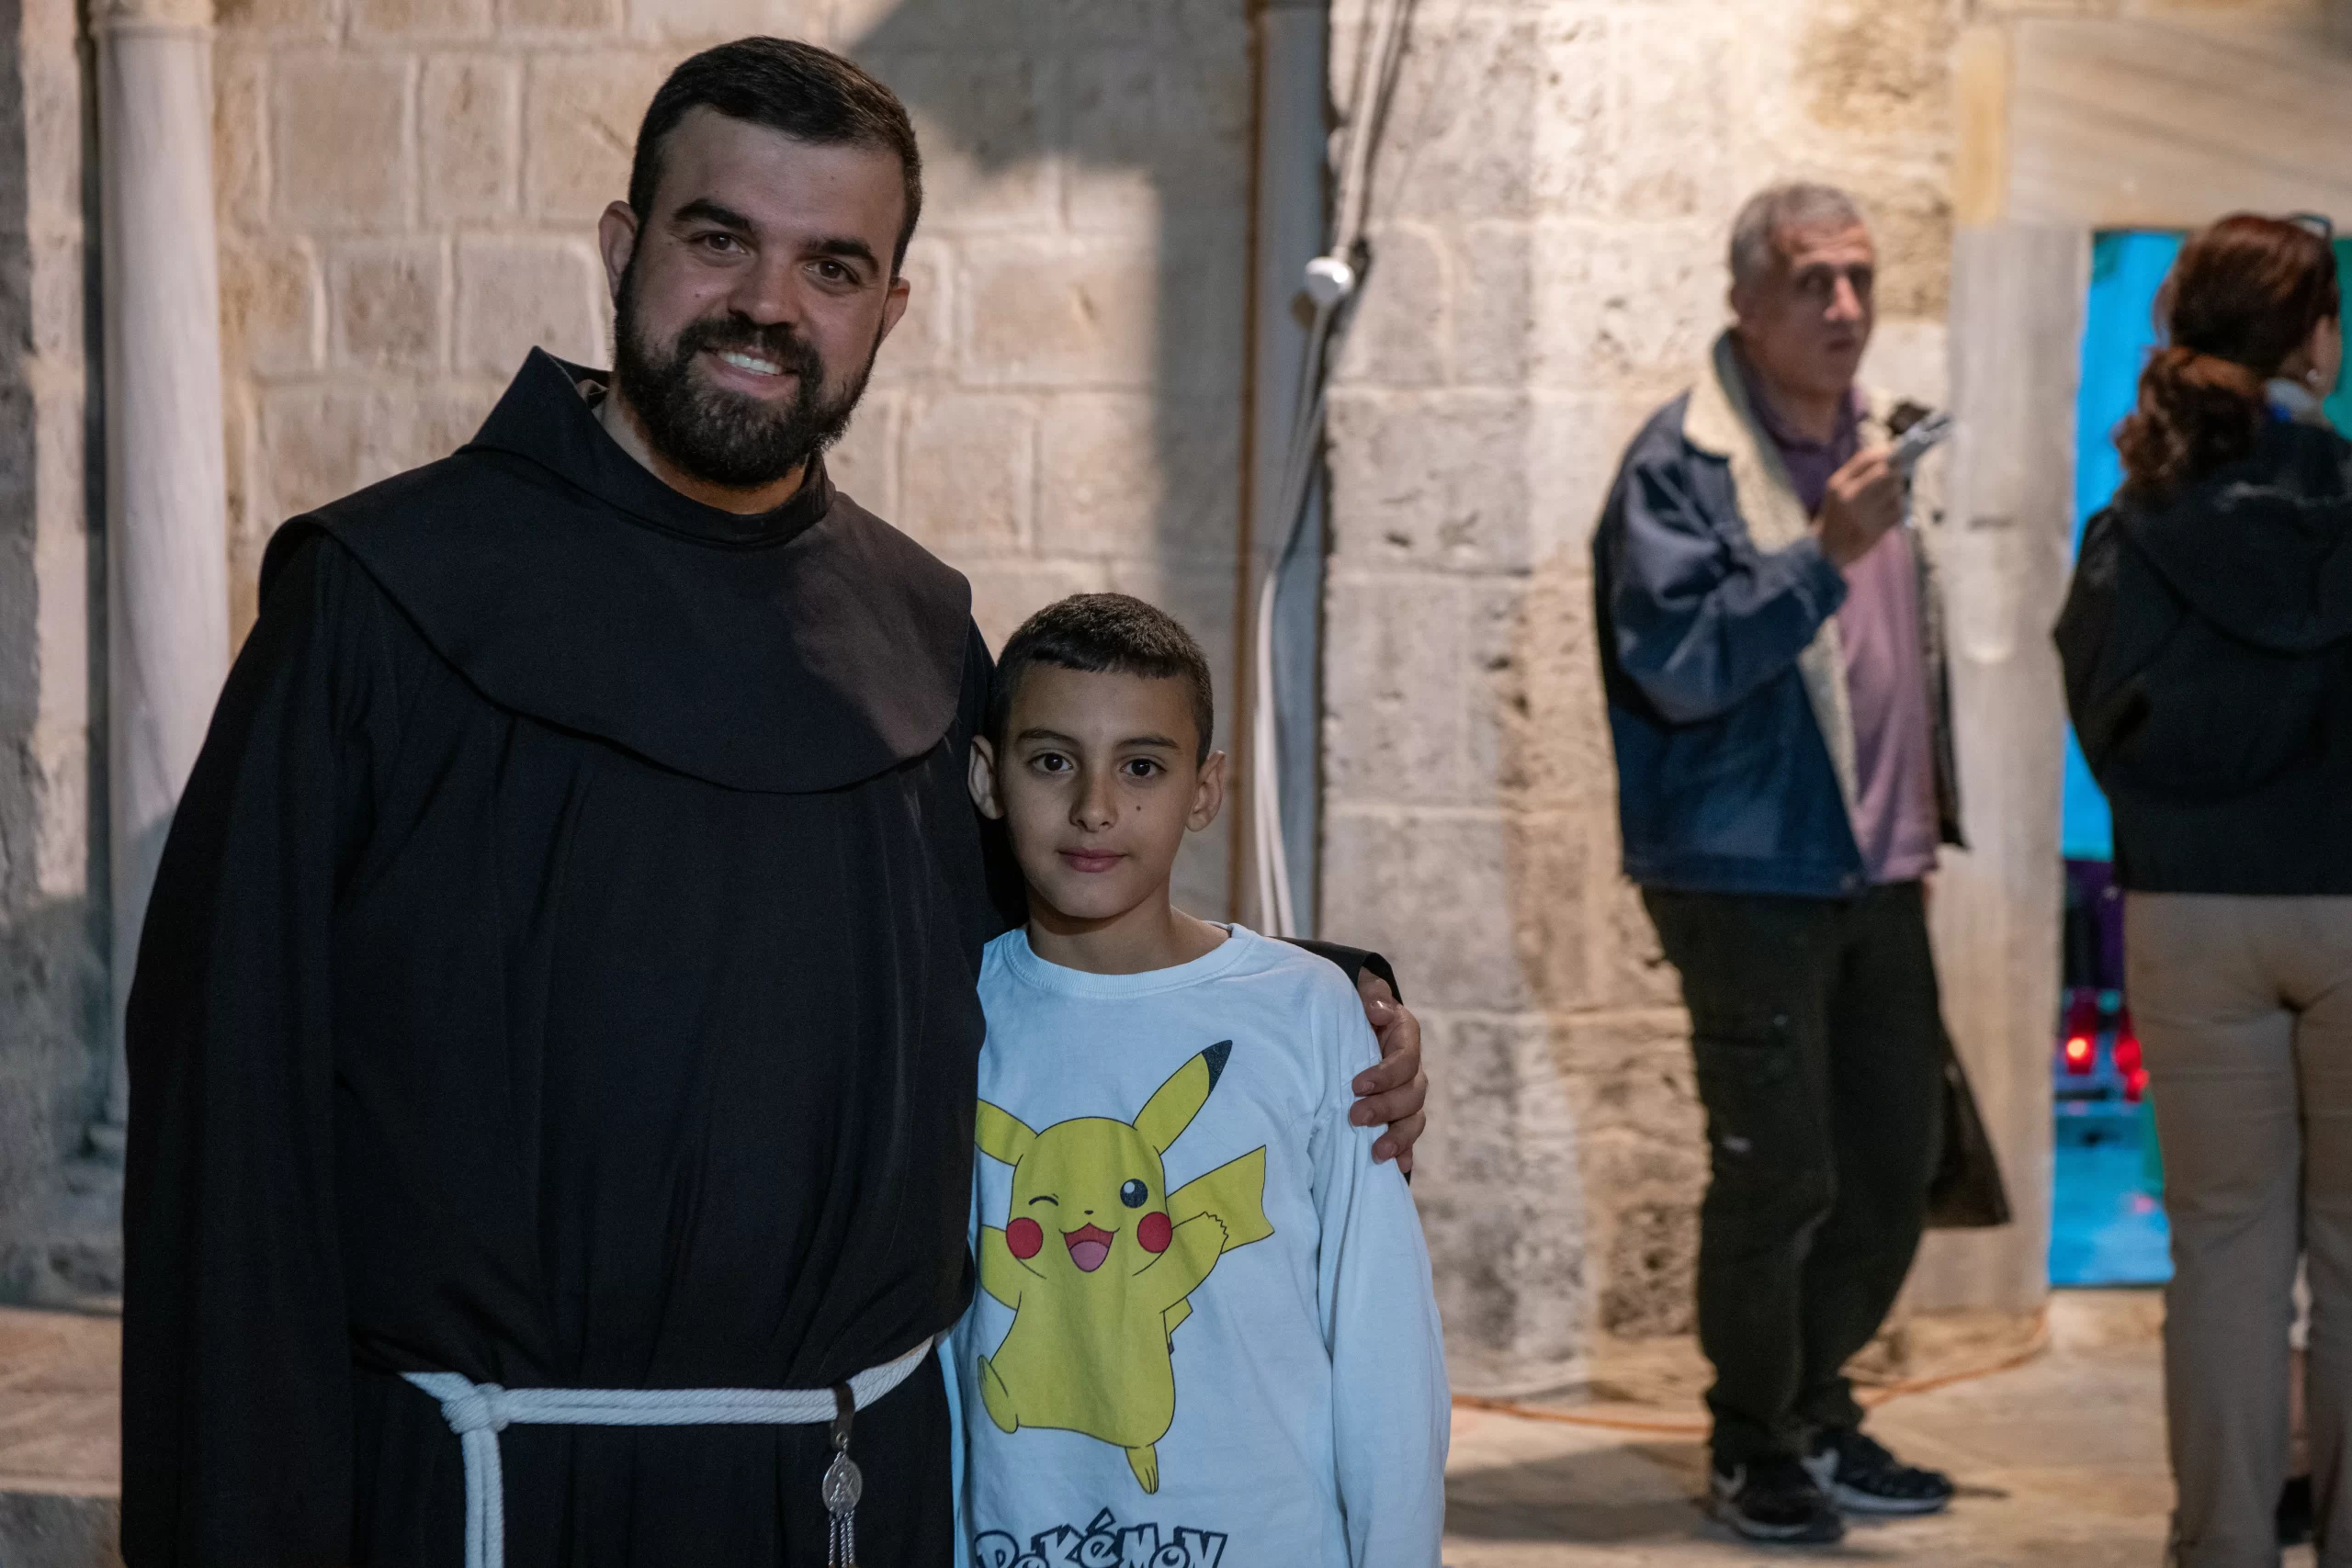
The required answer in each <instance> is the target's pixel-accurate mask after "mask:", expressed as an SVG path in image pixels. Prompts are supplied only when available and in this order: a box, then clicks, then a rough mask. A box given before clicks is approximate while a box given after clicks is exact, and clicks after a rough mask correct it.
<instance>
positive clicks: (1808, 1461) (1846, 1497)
mask: <svg viewBox="0 0 2352 1568" xmlns="http://www.w3.org/2000/svg"><path fill="white" fill-rule="evenodd" d="M1804 1468H1805V1473H1806V1474H1808V1475H1810V1476H1812V1477H1813V1479H1814V1481H1815V1483H1817V1484H1818V1485H1819V1486H1820V1487H1821V1489H1822V1490H1823V1491H1824V1492H1826V1493H1827V1494H1828V1495H1829V1497H1830V1500H1831V1501H1832V1502H1834V1503H1836V1504H1837V1505H1838V1506H1839V1507H1840V1508H1843V1509H1844V1510H1845V1511H1846V1512H1848V1513H1849V1514H1894V1515H1902V1514H1937V1513H1941V1512H1942V1511H1943V1510H1944V1508H1945V1507H1946V1506H1949V1505H1950V1504H1951V1477H1950V1476H1948V1475H1946V1474H1944V1473H1943V1472H1941V1471H1938V1470H1922V1469H1920V1468H1919V1467H1918V1466H1917V1465H1916V1464H1905V1463H1904V1462H1903V1461H1901V1460H1898V1459H1896V1458H1895V1457H1894V1455H1893V1454H1891V1453H1889V1452H1887V1451H1886V1450H1885V1449H1884V1448H1883V1447H1882V1446H1881V1445H1880V1444H1879V1443H1878V1442H1877V1441H1876V1440H1875V1439H1874V1438H1869V1437H1866V1436H1864V1435H1863V1434H1862V1433H1861V1432H1860V1430H1859V1429H1857V1428H1854V1427H1846V1428H1843V1429H1840V1430H1833V1431H1827V1432H1823V1433H1822V1434H1820V1435H1819V1436H1818V1437H1816V1438H1814V1440H1813V1451H1812V1452H1811V1453H1810V1454H1808V1455H1806V1456H1805V1461H1804Z"/></svg>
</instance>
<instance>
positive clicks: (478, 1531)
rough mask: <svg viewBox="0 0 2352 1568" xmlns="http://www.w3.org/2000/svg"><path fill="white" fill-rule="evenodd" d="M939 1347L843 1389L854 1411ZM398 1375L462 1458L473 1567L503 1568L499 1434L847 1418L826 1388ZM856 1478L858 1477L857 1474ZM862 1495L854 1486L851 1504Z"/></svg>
mask: <svg viewBox="0 0 2352 1568" xmlns="http://www.w3.org/2000/svg"><path fill="white" fill-rule="evenodd" d="M932 1344H933V1342H932V1341H931V1340H929V1339H926V1340H924V1341H923V1342H922V1344H920V1345H918V1346H916V1347H915V1348H913V1349H911V1350H910V1351H908V1352H907V1353H906V1354H905V1355H903V1356H901V1357H899V1359H897V1360H895V1361H886V1362H884V1363H883V1364H882V1365H880V1366H878V1367H868V1368H867V1369H866V1370H865V1371H862V1372H860V1373H858V1374H857V1375H856V1376H855V1377H853V1378H851V1379H850V1380H849V1382H847V1383H846V1384H844V1385H843V1387H844V1389H845V1390H846V1392H847V1394H848V1396H849V1400H850V1402H851V1407H852V1408H853V1409H857V1410H863V1409H865V1407H866V1406H867V1405H869V1404H873V1403H874V1402H875V1401H876V1400H877V1399H880V1398H881V1397H882V1396H883V1395H884V1394H886V1393H889V1392H890V1391H891V1390H892V1389H894V1388H897V1387H898V1386H899V1384H900V1383H902V1382H906V1381H907V1379H908V1378H909V1377H910V1376H911V1375H913V1372H914V1371H915V1369H916V1368H917V1367H920V1366H922V1362H923V1358H924V1357H926V1356H928V1355H930V1354H931V1348H932ZM401 1378H403V1379H404V1380H405V1381H407V1382H411V1383H413V1384H414V1385H415V1386H416V1387H417V1388H419V1389H421V1390H423V1391H424V1393H427V1394H429V1395H431V1396H432V1397H433V1398H434V1399H435V1400H438V1401H439V1402H440V1404H441V1416H442V1419H444V1420H446V1421H447V1422H448V1423H449V1430H451V1431H452V1432H455V1433H456V1434H457V1435H458V1445H459V1447H460V1449H461V1450H462V1451H463V1453H464V1455H465V1464H466V1568H504V1564H505V1562H506V1491H505V1478H504V1473H503V1470H502V1469H501V1467H500V1464H499V1460H498V1434H499V1433H501V1432H503V1431H504V1430H505V1429H506V1428H507V1427H722V1426H742V1427H810V1426H815V1425H817V1424H818V1423H819V1422H823V1421H832V1420H835V1419H836V1418H837V1417H838V1416H841V1415H842V1411H841V1408H840V1406H841V1401H840V1400H839V1399H837V1398H836V1395H835V1393H834V1391H833V1390H831V1389H829V1388H647V1389H602V1388H502V1387H500V1386H499V1385H498V1384H496V1383H494V1382H474V1381H473V1380H471V1379H470V1378H467V1377H463V1376H461V1375H459V1374H458V1373H457V1372H402V1373H401ZM847 1446H848V1430H847V1426H846V1424H845V1423H844V1424H843V1425H842V1426H841V1427H837V1428H836V1431H835V1441H834V1448H835V1450H836V1455H835V1467H836V1468H835V1470H829V1471H827V1472H826V1486H825V1491H826V1493H827V1494H828V1495H827V1496H826V1498H825V1503H826V1506H827V1509H828V1511H829V1512H831V1513H832V1514H833V1515H834V1516H835V1519H836V1533H837V1534H838V1533H839V1532H840V1528H841V1527H840V1521H841V1520H842V1518H843V1517H845V1516H846V1515H847V1513H848V1508H847V1507H844V1506H835V1497H834V1496H833V1495H832V1494H833V1493H834V1490H835V1487H834V1483H833V1477H834V1474H835V1473H836V1471H837V1470H838V1469H839V1467H840V1466H841V1465H842V1463H843V1462H844V1459H845V1455H844V1454H843V1453H842V1450H846V1448H847ZM850 1473H851V1475H852V1476H853V1477H854V1475H855V1471H854V1468H853V1469H852V1470H851V1472H850ZM855 1490H856V1487H855V1486H854V1484H853V1485H852V1487H851V1492H852V1494H853V1495H851V1496H850V1497H849V1503H850V1504H851V1505H854V1504H855V1502H856V1500H857V1499H856V1497H855V1495H854V1492H855ZM841 1544H842V1545H844V1546H846V1545H847V1543H846V1542H842V1543H841ZM848 1555H849V1553H847V1552H845V1553H844V1560H845V1562H846V1559H847V1557H848Z"/></svg>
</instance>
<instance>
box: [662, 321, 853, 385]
mask: <svg viewBox="0 0 2352 1568" xmlns="http://www.w3.org/2000/svg"><path fill="white" fill-rule="evenodd" d="M729 352H732V353H735V354H745V355H751V356H752V357H753V358H755V359H764V360H766V361H767V362H768V363H769V364H771V365H774V366H775V367H778V368H780V369H783V370H786V371H788V372H790V373H791V374H792V375H793V376H794V377H795V378H797V379H798V380H799V382H800V385H801V386H802V388H803V389H807V390H808V391H821V390H822V389H823V388H824V385H825V361H824V357H823V356H822V355H820V354H819V353H818V352H817V345H816V344H812V343H810V342H809V340H808V339H807V338H805V337H802V336H801V335H800V334H799V333H797V332H795V331H793V330H792V328H791V327H790V326H789V325H788V324H786V323H785V322H783V321H777V322H775V323H774V324H773V325H768V326H763V325H761V324H760V323H759V322H757V321H746V320H744V319H743V318H742V317H741V316H737V315H732V314H729V315H725V316H706V317H704V318H703V319H702V320H701V321H695V322H694V323H693V324H691V325H689V326H687V327H686V328H685V329H684V330H683V331H682V332H680V333H678V337H677V341H676V343H675V344H674V345H673V348H672V350H671V355H672V357H673V360H684V359H685V358H686V357H688V356H689V355H696V354H704V353H710V354H724V353H729ZM804 395H806V394H805V392H804Z"/></svg>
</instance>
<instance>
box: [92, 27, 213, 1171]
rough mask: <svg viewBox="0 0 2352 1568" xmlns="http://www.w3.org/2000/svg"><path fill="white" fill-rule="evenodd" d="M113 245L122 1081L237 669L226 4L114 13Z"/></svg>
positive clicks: (105, 187)
mask: <svg viewBox="0 0 2352 1568" xmlns="http://www.w3.org/2000/svg"><path fill="white" fill-rule="evenodd" d="M94 9H95V11H96V14H95V16H94V17H93V18H92V23H93V29H94V30H95V31H96V34H97V43H98V113H99V117H100V118H99V132H98V141H99V158H100V164H101V186H102V200H103V208H102V214H101V222H102V229H101V234H100V240H99V243H100V246H101V248H102V251H103V254H104V259H105V267H106V280H105V288H106V318H105V323H106V324H105V332H106V449H107V479H106V486H107V525H106V527H107V535H106V540H107V546H106V553H107V731H108V737H107V739H108V765H107V795H108V800H109V805H110V816H111V824H110V825H111V829H112V832H111V838H112V857H113V860H112V863H113V875H112V889H111V892H112V897H113V908H114V960H113V973H114V1019H115V1040H116V1046H115V1050H116V1055H115V1071H114V1078H113V1083H112V1085H111V1088H110V1089H109V1091H108V1095H107V1123H108V1125H107V1127H103V1128H100V1129H99V1130H98V1131H97V1132H96V1134H94V1136H95V1137H96V1140H97V1141H98V1142H99V1144H100V1145H101V1146H102V1147H103V1146H105V1145H107V1143H108V1142H109V1141H110V1139H109V1137H108V1134H109V1133H114V1134H117V1135H119V1129H120V1127H121V1126H122V1122H123V1117H124V1112H125V1110H126V1108H127V1105H128V1101H129V1086H128V1083H127V1082H126V1079H125V1076H124V1072H123V1067H122V1055H121V1033H122V1030H121V1021H122V1010H123V1003H124V1001H125V1000H126V999H127V998H128V997H129V996H130V977H131V970H132V967H133V964H134V962H135V960H136V958H137V956H138V952H139V931H140V926H141V922H142V921H143V920H144V919H145V917H146V912H147V894H148V890H149V889H150V888H151V887H153V885H154V880H155V863H156V860H157V858H158V857H159V856H160V855H161V853H162V852H163V846H164V834H165V833H166V832H167V831H168V830H169V829H170V827H171V820H172V809H173V807H175V805H176V804H177V803H178V801H179V795H180V789H181V786H182V785H184V784H186V783H187V775H188V770H189V768H190V767H191V766H193V765H194V763H195V761H196V753H197V749H198V746H200V745H201V744H202V743H203V740H204V731H205V726H206V725H207V723H208V722H209V719H210V717H211V714H212V705H213V702H214V700H215V698H216V697H217V696H218V695H219V694H220V682H221V681H222V679H223V677H224V676H225V675H226V674H227V671H228V662H229V608H228V606H229V594H228V553H227V552H228V546H227V502H226V499H225V485H224V479H223V467H224V459H223V456H222V437H221V423H220V420H221V415H220V273H219V263H218V258H217V255H216V253H215V250H214V244H213V216H212V199H213V198H212V16H211V5H210V0H103V3H102V4H101V5H100V6H97V7H95V8H94Z"/></svg>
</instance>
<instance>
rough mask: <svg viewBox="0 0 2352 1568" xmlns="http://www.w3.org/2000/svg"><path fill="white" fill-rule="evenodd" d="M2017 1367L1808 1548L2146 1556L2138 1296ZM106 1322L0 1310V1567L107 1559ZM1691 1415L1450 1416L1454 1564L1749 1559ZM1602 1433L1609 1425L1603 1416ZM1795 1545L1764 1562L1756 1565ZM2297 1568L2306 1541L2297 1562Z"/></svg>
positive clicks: (2027, 1564) (1982, 1555)
mask: <svg viewBox="0 0 2352 1568" xmlns="http://www.w3.org/2000/svg"><path fill="white" fill-rule="evenodd" d="M2049 1321H2050V1336H2049V1349H2048V1350H2047V1352H2046V1353H2044V1354H2042V1355H2041V1356H2040V1357H2038V1358H2036V1359H2032V1360H2030V1361H2028V1362H2027V1363H2026V1364H2024V1365H2022V1366H2018V1367H2014V1368H2011V1369H2009V1370H2007V1371H1997V1372H1993V1373H1990V1374H1988V1375H1985V1376H1982V1377H1972V1378H1966V1379H1963V1380H1962V1381H1960V1382H1953V1383H1951V1384H1948V1385H1946V1386H1943V1387H1940V1388H1936V1389H1933V1390H1929V1391H1927V1392H1919V1393H1903V1394H1899V1395H1897V1396H1895V1397H1893V1398H1890V1399H1888V1400H1887V1401H1886V1402H1885V1403H1884V1404H1882V1405H1881V1406H1880V1408H1879V1410H1878V1411H1877V1413H1876V1414H1875V1415H1874V1416H1873V1417H1872V1426H1873V1428H1874V1429H1875V1430H1876V1431H1878V1432H1879V1433H1880V1434H1881V1435H1882V1436H1883V1437H1884V1438H1886V1439H1887V1440H1888V1441H1890V1442H1891V1443H1892V1444H1893V1445H1894V1446H1895V1447H1896V1448H1898V1449H1900V1450H1902V1451H1903V1452H1904V1453H1905V1454H1906V1455H1910V1456H1913V1457H1916V1458H1917V1459H1919V1460H1920V1461H1924V1462H1927V1463H1930V1464H1935V1465H1939V1466H1941V1467H1943V1468H1945V1469H1948V1470H1950V1471H1951V1472H1952V1474H1953V1475H1954V1476H1956V1477H1957V1478H1958V1479H1959V1480H1960V1481H1961V1483H1962V1488H1963V1490H1962V1496H1961V1500H1960V1502H1959V1504H1958V1506H1955V1507H1954V1508H1953V1510H1952V1511H1951V1513H1950V1514H1949V1515H1947V1516H1945V1517H1940V1518H1936V1519H1929V1520H1922V1521H1916V1522H1910V1523H1905V1524H1894V1525H1884V1526H1865V1527H1858V1528H1857V1529H1854V1531H1853V1532H1852V1533H1851V1534H1850V1535H1849V1537H1848V1539H1847V1540H1846V1541H1845V1543H1844V1544H1843V1545H1842V1546H1839V1547H1837V1548H1832V1549H1824V1550H1821V1551H1815V1552H1812V1553H1809V1554H1806V1555H1812V1556H1818V1557H1822V1558H1828V1559H1835V1560H1843V1561H1851V1562H1887V1563H1905V1562H1912V1563H1923V1564H1924V1563H1934V1564H1936V1565H1937V1568H2044V1565H2048V1568H2059V1565H2062V1564H2063V1565H2064V1568H2108V1565H2109V1564H2113V1565H2116V1568H2124V1565H2130V1568H2156V1564H2157V1563H2158V1562H2159V1558H2160V1549H2161V1542H2162V1540H2163V1536H2164V1517H2165V1509H2166V1507H2167V1506H2168V1505H2169V1501H2170V1487H2169V1484H2168V1483H2167V1482H2166V1480H2165V1470H2164V1423H2163V1416H2162V1412H2161V1408H2160V1404H2159V1400H2160V1393H2161V1391H2160V1386H2159V1372H2158V1367H2157V1358H2156V1342H2155V1336H2154V1329H2155V1325H2156V1321H2157V1318H2156V1309H2155V1304H2154V1297H2153V1295H2152V1294H2150V1293H2148V1292H2062V1293H2060V1294H2059V1295H2058V1296H2056V1297H2054V1298H2053V1299H2052V1306H2051V1313H2050V1320H2049ZM118 1345H119V1325H118V1324H117V1323H115V1322H114V1321H113V1320H111V1319H107V1318H96V1317H75V1316H71V1315H66V1314H47V1313H29V1312H9V1311H0V1568H118V1564H119V1559H118V1558H117V1557H116V1556H115V1553H114V1550H113V1507H112V1495H113V1492H114V1490H115V1484H116V1477H117V1464H118V1456H117V1452H116V1446H115V1417H114V1399H115V1358H116V1354H117V1348H118ZM1697 1414H1698V1413H1697V1409H1696V1407H1695V1405H1690V1404H1681V1405H1674V1404H1668V1405H1659V1404H1649V1405H1633V1404H1611V1405H1598V1406H1596V1405H1583V1406H1575V1407H1546V1408H1544V1410H1543V1411H1541V1412H1540V1413H1539V1414H1537V1415H1534V1416H1523V1415H1512V1414H1505V1413H1500V1412H1496V1411H1490V1410H1474V1409H1463V1410H1458V1411H1456V1412H1455V1415H1454V1423H1453V1463H1452V1465H1451V1466H1450V1467H1449V1473H1448V1478H1447V1491H1448V1495H1449V1498H1450V1505H1451V1506H1450V1508H1449V1512H1448V1520H1447V1526H1448V1528H1447V1533H1446V1543H1445V1561H1446V1563H1447V1568H1578V1565H1581V1564H1609V1565H1611V1568H1703V1565H1713V1564H1730V1563H1742V1562H1757V1561H1758V1554H1757V1553H1756V1552H1754V1551H1751V1550H1749V1549H1747V1548H1744V1547H1742V1546H1740V1545H1739V1544H1737V1543H1736V1542H1735V1541H1734V1540H1732V1539H1731V1538H1730V1537H1729V1536H1728V1535H1727V1534H1725V1533H1724V1531H1723V1530H1722V1529H1720V1528H1719V1527H1717V1526H1715V1525H1713V1524H1712V1523H1710V1522H1709V1521H1708V1520H1706V1519H1705V1518H1704V1517H1702V1515H1701V1514H1700V1512H1699V1510H1698V1508H1697V1507H1696V1506H1695V1505H1694V1504H1693V1503H1692V1501H1691V1499H1692V1498H1693V1497H1694V1496H1696V1495H1697V1494H1698V1492H1699V1489H1700V1484H1701V1481H1702V1463H1703V1461H1702V1448H1701V1445H1700V1438H1701V1435H1702V1427H1701V1425H1700V1423H1699V1421H1698V1419H1697ZM1603 1423H1606V1424H1603ZM1793 1555H1798V1554H1797V1553H1793V1552H1787V1551H1781V1552H1775V1553H1770V1554H1766V1557H1765V1559H1764V1560H1765V1561H1770V1560H1771V1559H1772V1558H1775V1557H1779V1558H1786V1557H1789V1556H1793ZM2287 1561H2288V1564H2289V1565H2290V1568H2306V1565H2308V1564H2309V1563H2310V1562H2311V1554H2310V1553H2309V1552H2308V1551H2303V1552H2299V1553H2290V1555H2289V1557H2288V1560H2287Z"/></svg>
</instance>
